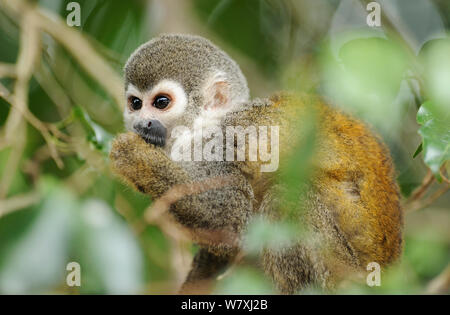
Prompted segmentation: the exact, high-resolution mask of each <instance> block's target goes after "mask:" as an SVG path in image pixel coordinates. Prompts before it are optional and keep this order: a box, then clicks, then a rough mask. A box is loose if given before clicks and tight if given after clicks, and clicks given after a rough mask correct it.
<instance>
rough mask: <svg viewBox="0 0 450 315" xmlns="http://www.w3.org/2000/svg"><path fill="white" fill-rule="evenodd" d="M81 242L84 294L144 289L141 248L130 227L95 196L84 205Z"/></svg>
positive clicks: (80, 232)
mask: <svg viewBox="0 0 450 315" xmlns="http://www.w3.org/2000/svg"><path fill="white" fill-rule="evenodd" d="M77 245H78V246H77V249H78V250H77V255H76V256H75V257H76V258H79V259H80V261H79V263H80V264H81V268H82V271H81V272H82V286H81V288H80V289H81V291H82V292H83V293H106V294H132V293H139V292H140V290H141V289H142V283H141V281H142V279H144V276H143V257H142V254H141V250H140V248H139V246H138V243H137V240H136V239H135V237H134V235H133V234H132V232H131V230H130V229H129V227H128V226H127V225H126V224H125V222H122V221H121V220H120V219H119V218H118V217H117V216H116V215H115V214H114V213H113V211H112V209H111V208H109V206H108V205H107V204H106V203H105V202H103V201H101V200H97V199H92V200H88V201H86V202H85V203H84V204H83V205H82V206H81V224H80V227H79V239H78V244H77ZM76 258H75V259H76Z"/></svg>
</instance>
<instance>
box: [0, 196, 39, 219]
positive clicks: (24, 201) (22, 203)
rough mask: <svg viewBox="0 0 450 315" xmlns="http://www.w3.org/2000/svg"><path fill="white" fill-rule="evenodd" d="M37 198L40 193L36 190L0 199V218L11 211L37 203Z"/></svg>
mask: <svg viewBox="0 0 450 315" xmlns="http://www.w3.org/2000/svg"><path fill="white" fill-rule="evenodd" d="M39 200H40V195H39V193H37V192H31V193H27V194H23V195H17V196H14V197H11V198H8V199H6V200H0V218H1V217H2V216H4V215H6V214H9V213H11V212H14V211H17V210H21V209H25V208H27V207H29V206H32V205H34V204H36V203H38V202H39Z"/></svg>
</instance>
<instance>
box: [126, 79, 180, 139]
mask: <svg viewBox="0 0 450 315" xmlns="http://www.w3.org/2000/svg"><path fill="white" fill-rule="evenodd" d="M126 97H127V108H126V109H125V112H124V120H125V127H126V128H127V129H128V130H129V131H133V132H136V133H137V134H139V135H140V136H141V137H142V138H143V139H145V141H147V142H148V143H152V144H154V145H157V146H161V147H164V145H165V144H166V138H167V133H168V130H170V129H171V128H172V127H173V126H174V125H175V124H176V123H177V121H178V120H179V118H180V116H182V115H183V112H184V111H185V108H186V106H187V103H188V98H187V95H186V93H185V91H184V89H183V88H182V86H181V85H180V84H178V83H177V82H175V81H171V80H163V81H161V82H159V83H157V84H156V85H155V86H154V87H153V88H152V89H150V90H147V91H141V90H139V89H138V88H137V87H136V86H134V85H133V84H132V83H130V84H129V85H128V87H127V91H126Z"/></svg>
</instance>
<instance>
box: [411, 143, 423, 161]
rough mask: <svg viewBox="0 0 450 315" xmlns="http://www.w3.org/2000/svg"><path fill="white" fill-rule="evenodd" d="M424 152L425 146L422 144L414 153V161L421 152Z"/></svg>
mask: <svg viewBox="0 0 450 315" xmlns="http://www.w3.org/2000/svg"><path fill="white" fill-rule="evenodd" d="M422 151H423V145H422V143H420V144H419V146H418V147H417V149H416V152H414V154H413V159H414V158H415V157H416V156H418V155H419V154H420V152H422Z"/></svg>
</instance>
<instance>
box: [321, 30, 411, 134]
mask: <svg viewBox="0 0 450 315" xmlns="http://www.w3.org/2000/svg"><path fill="white" fill-rule="evenodd" d="M407 60H408V59H407V55H406V54H405V52H404V51H403V49H402V47H401V46H400V45H399V44H397V43H396V42H394V41H393V40H388V39H384V38H378V37H371V38H358V39H354V40H351V41H349V42H347V43H345V44H344V45H343V46H342V47H341V48H340V50H339V54H338V56H334V55H333V54H332V51H331V48H330V47H327V46H325V47H324V50H323V54H322V56H321V58H320V62H321V66H322V78H323V81H324V83H325V84H324V88H325V93H326V94H327V95H329V96H330V97H331V98H332V100H333V101H334V102H336V103H337V104H338V105H339V106H341V107H343V108H344V109H346V110H348V111H350V112H352V113H354V114H355V115H357V116H359V117H360V118H362V119H364V120H366V121H369V122H370V123H372V124H373V125H375V126H376V127H378V128H379V129H381V130H390V129H391V128H392V127H393V126H398V125H399V124H398V122H399V121H400V113H401V108H400V106H396V104H395V101H396V98H397V95H398V93H399V90H400V85H401V83H402V80H403V78H404V73H405V71H406V69H407V67H408V64H407Z"/></svg>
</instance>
